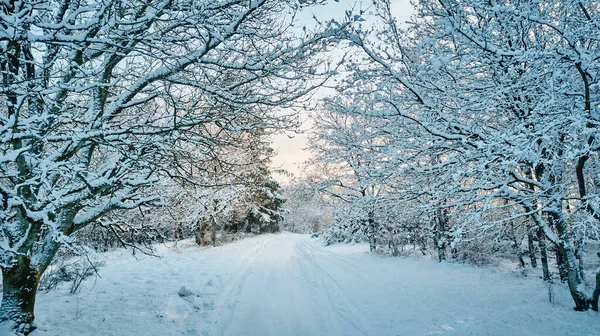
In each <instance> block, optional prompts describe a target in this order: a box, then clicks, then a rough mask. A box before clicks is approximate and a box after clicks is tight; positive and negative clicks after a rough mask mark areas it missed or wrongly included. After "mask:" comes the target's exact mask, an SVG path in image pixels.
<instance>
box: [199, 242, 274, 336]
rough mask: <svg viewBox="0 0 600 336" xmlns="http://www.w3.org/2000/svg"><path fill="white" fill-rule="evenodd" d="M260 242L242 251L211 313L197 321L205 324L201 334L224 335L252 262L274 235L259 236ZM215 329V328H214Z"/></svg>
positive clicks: (250, 271) (250, 270)
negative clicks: (241, 258)
mask: <svg viewBox="0 0 600 336" xmlns="http://www.w3.org/2000/svg"><path fill="white" fill-rule="evenodd" d="M260 238H261V239H260V240H258V241H259V242H260V243H259V244H257V245H256V246H253V248H252V249H251V250H250V251H249V252H247V253H244V258H243V261H242V262H241V263H240V264H239V265H238V266H237V269H236V270H235V272H234V273H233V274H231V276H230V277H229V279H228V280H227V282H225V284H224V286H223V288H222V291H221V293H220V294H219V295H218V296H217V298H216V299H215V302H216V304H215V308H214V310H213V311H212V313H211V314H209V315H208V317H207V318H206V319H205V320H203V321H198V322H199V325H202V324H205V325H206V327H207V329H205V330H204V331H203V332H202V333H203V335H207V336H208V335H210V336H213V335H224V334H225V331H226V330H227V328H228V327H229V325H230V323H231V320H232V317H233V314H234V312H235V308H236V305H237V303H238V302H239V300H238V298H239V296H240V294H241V293H242V289H243V287H244V284H245V282H246V280H247V279H248V276H249V275H250V274H251V273H252V264H253V263H254V262H255V261H256V260H257V259H258V258H259V257H260V255H261V254H262V253H263V251H264V250H265V248H266V247H267V246H268V245H269V244H270V243H271V242H273V241H274V240H275V239H276V237H274V236H267V237H260ZM215 329H216V330H215Z"/></svg>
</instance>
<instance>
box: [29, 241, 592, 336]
mask: <svg viewBox="0 0 600 336" xmlns="http://www.w3.org/2000/svg"><path fill="white" fill-rule="evenodd" d="M129 253H130V252H129ZM160 253H161V254H162V255H163V257H162V258H160V259H157V258H153V257H147V256H144V257H139V256H138V258H140V259H139V260H136V259H135V258H133V257H132V256H131V255H130V254H128V252H123V251H120V252H114V253H110V254H108V257H107V258H108V261H107V265H106V266H105V267H104V268H102V269H101V272H100V275H101V276H102V278H100V279H96V280H94V279H91V280H89V281H88V282H86V283H85V284H84V288H83V290H82V292H81V293H80V294H77V295H74V296H73V295H68V294H67V293H66V288H63V289H61V290H58V291H54V292H51V293H48V294H41V295H40V296H39V298H38V306H37V324H38V326H39V329H38V330H37V331H36V332H35V333H34V335H38V336H43V335H111V336H113V335H161V336H163V335H257V336H259V335H260V336H269V335H273V336H285V335H332V336H333V335H340V336H342V335H343V336H351V335H561V336H562V335H600V316H598V314H597V313H595V312H585V313H577V312H573V311H572V310H571V302H570V300H569V297H568V293H567V292H566V290H565V288H563V287H561V286H559V285H556V286H555V288H554V289H553V291H554V294H555V297H556V302H555V304H550V303H548V299H547V296H548V289H547V288H546V287H545V285H544V284H543V283H542V282H541V281H540V280H539V279H538V278H536V277H534V276H533V275H531V276H530V277H526V278H523V277H517V276H516V275H513V274H510V273H506V272H501V271H494V270H492V269H485V268H474V267H470V266H466V265H457V264H438V263H436V262H434V261H431V260H415V259H403V258H391V257H381V256H376V255H372V254H369V253H367V247H366V246H365V245H354V246H351V245H338V246H332V247H324V246H322V245H321V242H320V241H319V240H316V239H311V238H309V236H306V235H293V234H281V235H267V236H260V237H254V238H250V239H246V240H243V241H241V242H237V243H234V244H230V245H226V246H221V247H217V248H197V247H193V246H191V245H190V244H188V245H185V244H184V246H181V244H180V246H178V247H177V248H166V247H163V248H161V250H160Z"/></svg>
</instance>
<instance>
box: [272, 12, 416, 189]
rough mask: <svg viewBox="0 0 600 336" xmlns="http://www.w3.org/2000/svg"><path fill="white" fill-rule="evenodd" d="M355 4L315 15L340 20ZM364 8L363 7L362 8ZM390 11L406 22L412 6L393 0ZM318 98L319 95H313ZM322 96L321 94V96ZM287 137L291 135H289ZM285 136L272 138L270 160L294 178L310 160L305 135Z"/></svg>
mask: <svg viewBox="0 0 600 336" xmlns="http://www.w3.org/2000/svg"><path fill="white" fill-rule="evenodd" d="M362 2H363V3H364V4H366V5H365V6H368V5H369V4H371V3H372V0H363V1H362ZM353 4H355V8H356V9H360V8H361V7H360V0H356V1H355V0H340V1H339V2H334V1H331V0H330V1H329V3H328V4H327V5H325V6H320V7H318V11H315V12H314V13H315V15H316V16H317V18H318V19H319V20H328V19H332V18H340V17H343V16H344V13H345V11H346V10H347V9H348V8H350V7H352V6H353ZM363 7H364V6H363ZM392 11H393V12H394V14H395V15H396V17H397V18H398V21H399V22H404V21H406V20H408V18H409V16H410V15H411V13H412V5H411V4H410V0H393V2H392ZM307 14H308V15H306V20H308V21H307V23H306V24H307V25H310V24H311V21H310V19H309V18H310V17H311V14H310V13H307ZM315 96H316V97H319V94H317V95H315ZM321 96H322V94H321ZM301 119H302V121H303V122H304V123H305V125H306V119H307V117H306V116H301ZM288 135H292V134H291V133H290V134H288ZM288 135H286V134H279V135H275V136H274V137H273V145H272V146H273V148H274V149H275V150H276V151H278V154H277V155H276V156H275V157H274V158H273V160H272V166H273V167H274V168H283V169H285V170H287V171H289V172H291V173H292V174H294V175H296V176H300V172H301V165H302V163H303V162H305V161H306V160H308V159H309V158H310V153H309V152H308V151H306V150H305V148H306V146H307V137H306V134H293V137H292V138H290V137H289V136H288ZM275 178H277V179H278V180H280V181H281V182H286V181H287V178H285V177H282V176H275Z"/></svg>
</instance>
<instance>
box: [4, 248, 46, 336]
mask: <svg viewBox="0 0 600 336" xmlns="http://www.w3.org/2000/svg"><path fill="white" fill-rule="evenodd" d="M41 275H42V271H41V270H39V269H36V268H35V267H33V266H32V265H31V258H30V257H29V256H23V255H19V256H17V257H15V263H14V266H13V267H11V268H3V269H2V305H1V306H0V321H1V322H2V323H9V324H10V327H11V329H13V330H14V331H15V332H16V334H17V335H28V334H29V333H31V332H32V331H33V330H34V329H35V326H34V325H33V320H34V305H35V295H36V293H37V289H38V285H39V280H40V277H41Z"/></svg>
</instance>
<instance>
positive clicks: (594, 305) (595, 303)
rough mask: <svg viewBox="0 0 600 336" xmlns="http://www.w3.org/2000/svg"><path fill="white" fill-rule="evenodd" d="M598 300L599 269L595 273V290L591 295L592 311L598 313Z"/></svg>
mask: <svg viewBox="0 0 600 336" xmlns="http://www.w3.org/2000/svg"><path fill="white" fill-rule="evenodd" d="M598 298H600V269H598V270H597V271H596V288H595V289H594V293H593V294H592V301H591V302H590V303H591V305H592V309H593V310H595V311H598Z"/></svg>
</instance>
